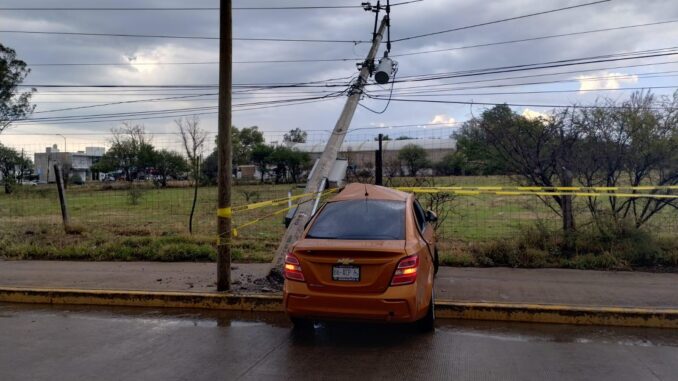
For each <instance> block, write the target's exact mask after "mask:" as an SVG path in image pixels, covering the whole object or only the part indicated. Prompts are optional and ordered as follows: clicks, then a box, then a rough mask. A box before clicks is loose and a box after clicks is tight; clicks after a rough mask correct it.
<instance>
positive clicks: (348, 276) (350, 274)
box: [332, 266, 360, 282]
mask: <svg viewBox="0 0 678 381" xmlns="http://www.w3.org/2000/svg"><path fill="white" fill-rule="evenodd" d="M332 279H333V280H336V281H341V282H359V281H360V266H332Z"/></svg>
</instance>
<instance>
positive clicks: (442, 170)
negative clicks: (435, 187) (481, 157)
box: [433, 151, 468, 176]
mask: <svg viewBox="0 0 678 381" xmlns="http://www.w3.org/2000/svg"><path fill="white" fill-rule="evenodd" d="M467 165H468V161H467V160H466V156H464V154H463V153H461V152H459V151H456V152H452V153H448V154H447V155H445V156H443V158H442V159H440V161H439V162H437V163H435V164H434V165H433V169H434V170H435V172H436V174H437V175H441V176H463V175H465V174H466V168H467Z"/></svg>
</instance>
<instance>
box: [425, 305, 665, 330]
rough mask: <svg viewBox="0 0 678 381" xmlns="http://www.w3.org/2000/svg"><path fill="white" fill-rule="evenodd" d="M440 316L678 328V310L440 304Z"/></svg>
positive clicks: (438, 314) (437, 307) (438, 309)
mask: <svg viewBox="0 0 678 381" xmlns="http://www.w3.org/2000/svg"><path fill="white" fill-rule="evenodd" d="M436 316H437V317H441V318H451V319H471V320H495V321H515V322H528V323H552V324H577V325H610V326H624V327H646V328H678V309H672V308H634V307H597V306H596V307H584V306H571V305H550V304H519V303H477V302H454V301H436Z"/></svg>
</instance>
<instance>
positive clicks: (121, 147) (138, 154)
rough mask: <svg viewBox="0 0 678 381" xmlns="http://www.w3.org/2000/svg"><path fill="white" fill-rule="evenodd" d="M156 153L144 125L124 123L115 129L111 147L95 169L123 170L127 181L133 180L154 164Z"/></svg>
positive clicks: (107, 170)
mask: <svg viewBox="0 0 678 381" xmlns="http://www.w3.org/2000/svg"><path fill="white" fill-rule="evenodd" d="M155 154H156V153H155V148H154V147H153V145H152V144H151V143H150V139H149V138H148V137H147V136H146V132H145V129H144V127H143V126H140V125H132V124H129V123H124V124H123V126H122V127H120V128H118V129H114V130H113V140H112V144H111V148H110V149H109V150H108V151H107V152H106V154H104V156H102V158H101V160H100V161H99V162H98V163H97V164H95V165H94V166H93V169H94V170H95V171H98V172H112V171H117V170H121V171H122V172H123V173H124V174H125V179H126V180H127V181H133V180H134V179H135V178H136V177H137V175H138V173H139V172H141V171H143V170H145V169H147V168H150V167H153V166H154V164H155V159H156V155H155Z"/></svg>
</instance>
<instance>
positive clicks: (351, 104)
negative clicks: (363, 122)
mask: <svg viewBox="0 0 678 381" xmlns="http://www.w3.org/2000/svg"><path fill="white" fill-rule="evenodd" d="M387 24H388V16H385V17H384V18H383V19H382V20H381V25H380V26H379V30H378V31H377V35H376V36H375V38H374V41H372V47H371V48H370V52H369V53H368V54H367V58H366V59H365V63H364V64H363V67H362V69H361V70H360V76H359V77H358V79H357V82H356V84H355V86H354V88H353V89H352V92H351V93H350V94H351V95H350V96H349V97H348V100H347V101H346V105H345V106H344V109H343V111H342V112H341V116H339V120H338V121H337V124H336V125H335V126H334V130H333V131H332V135H331V136H330V138H329V140H328V141H327V144H326V145H325V150H324V151H323V153H322V154H321V156H320V159H318V163H317V164H316V166H315V169H314V170H313V174H312V176H311V177H310V178H309V179H308V182H307V183H306V191H305V193H311V192H315V191H316V190H317V189H318V188H319V186H320V182H321V181H324V179H325V178H327V177H329V174H330V170H331V169H332V165H334V163H335V162H336V160H337V154H338V153H339V148H340V147H341V143H343V142H344V137H345V136H346V132H347V131H348V127H349V126H350V124H351V120H352V119H353V114H355V110H356V108H358V102H360V97H361V96H362V93H363V87H364V86H365V84H366V83H367V79H368V78H369V76H370V66H372V62H373V61H374V58H375V57H376V55H377V51H378V50H379V45H380V44H381V40H382V39H383V36H384V32H385V31H386V26H387ZM312 197H313V196H309V197H308V198H306V199H301V200H299V206H298V207H297V212H296V214H295V215H294V219H292V222H291V223H290V226H289V228H287V231H286V232H285V235H284V236H283V239H282V241H281V242H280V245H279V246H278V249H277V250H276V253H275V257H274V258H273V262H272V264H271V271H270V275H271V276H272V277H273V278H277V279H282V275H281V273H282V272H281V269H282V265H283V262H284V261H285V255H286V254H287V253H288V251H289V249H290V246H291V245H292V243H294V241H296V240H297V239H299V237H300V236H301V233H302V232H303V231H304V226H305V225H306V221H307V219H308V218H309V217H310V216H311V210H312V207H313V205H312V203H310V202H304V201H308V200H312Z"/></svg>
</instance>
